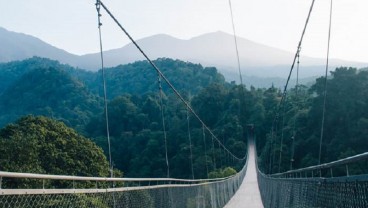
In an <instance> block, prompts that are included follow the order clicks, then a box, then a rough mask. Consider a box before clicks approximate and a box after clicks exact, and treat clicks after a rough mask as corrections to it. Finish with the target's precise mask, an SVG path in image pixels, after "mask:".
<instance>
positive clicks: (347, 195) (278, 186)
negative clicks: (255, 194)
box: [258, 152, 368, 208]
mask: <svg viewBox="0 0 368 208" xmlns="http://www.w3.org/2000/svg"><path fill="white" fill-rule="evenodd" d="M365 161H368V152H366V153H362V154H359V155H355V156H351V157H347V158H344V159H340V160H336V161H333V162H329V163H324V164H321V165H316V166H310V167H306V168H301V169H296V170H291V171H287V172H284V173H277V174H272V175H265V174H263V173H262V172H261V171H259V170H258V186H259V189H260V192H261V197H262V201H263V204H264V206H265V207H266V208H268V207H272V208H273V207H300V208H304V207H305V208H309V207H331V208H335V207H343V208H344V207H346V208H350V207H357V208H359V207H362V208H363V207H368V172H366V173H362V174H359V175H351V174H349V166H353V165H354V164H357V163H360V162H365ZM340 167H343V169H344V170H345V171H346V172H345V175H344V176H338V177H336V176H334V174H333V169H337V168H340ZM322 170H324V171H325V173H326V174H324V175H323V177H322V175H321V173H322ZM326 170H327V171H326ZM328 170H329V171H328Z"/></svg>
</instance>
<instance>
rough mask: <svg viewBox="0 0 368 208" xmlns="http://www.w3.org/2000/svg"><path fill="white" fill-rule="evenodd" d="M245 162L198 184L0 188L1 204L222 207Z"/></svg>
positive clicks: (101, 207)
mask: <svg viewBox="0 0 368 208" xmlns="http://www.w3.org/2000/svg"><path fill="white" fill-rule="evenodd" d="M245 172H246V165H245V166H244V168H243V169H242V170H241V171H240V172H239V173H238V174H236V175H235V176H233V177H230V178H228V179H223V180H219V181H213V182H203V183H199V184H198V182H197V184H163V185H154V186H141V187H139V186H137V187H123V188H106V189H0V207H3V208H5V207H9V208H10V207H11V208H18V207H25V208H28V207H96V208H107V207H116V208H117V207H130V208H138V207H144V208H169V207H174V208H175V207H178V208H182V207H186V208H192V207H193V208H194V207H196V208H202V207H213V208H217V207H223V206H224V205H225V204H226V203H227V202H228V201H229V200H230V198H231V197H232V196H233V195H234V194H235V192H236V191H237V190H238V188H239V186H240V184H241V183H242V181H243V178H244V176H245Z"/></svg>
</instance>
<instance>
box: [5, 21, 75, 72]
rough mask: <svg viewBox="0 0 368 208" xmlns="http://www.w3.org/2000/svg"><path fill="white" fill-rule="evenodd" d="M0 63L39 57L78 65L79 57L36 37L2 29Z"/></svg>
mask: <svg viewBox="0 0 368 208" xmlns="http://www.w3.org/2000/svg"><path fill="white" fill-rule="evenodd" d="M0 50H1V55H0V62H9V61H17V60H23V59H27V58H31V57H33V56H39V57H44V58H49V59H54V60H58V61H60V62H62V63H68V64H71V65H78V63H77V62H78V59H79V56H77V55H74V54H71V53H68V52H67V51H64V50H62V49H59V48H56V47H54V46H52V45H50V44H48V43H46V42H44V41H42V40H40V39H38V38H36V37H33V36H30V35H26V34H23V33H16V32H11V31H8V30H6V29H4V28H1V27H0Z"/></svg>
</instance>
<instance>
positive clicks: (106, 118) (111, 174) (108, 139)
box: [96, 0, 114, 177]
mask: <svg viewBox="0 0 368 208" xmlns="http://www.w3.org/2000/svg"><path fill="white" fill-rule="evenodd" d="M96 10H97V18H98V34H99V40H100V58H101V73H102V82H103V93H104V108H105V120H106V135H107V144H108V150H109V169H110V170H109V171H110V176H111V177H113V176H114V171H113V165H112V159H111V142H110V130H109V115H108V109H107V92H106V77H105V67H104V57H103V47H102V34H101V26H102V23H101V16H102V15H101V13H100V11H101V2H100V1H99V0H97V1H96Z"/></svg>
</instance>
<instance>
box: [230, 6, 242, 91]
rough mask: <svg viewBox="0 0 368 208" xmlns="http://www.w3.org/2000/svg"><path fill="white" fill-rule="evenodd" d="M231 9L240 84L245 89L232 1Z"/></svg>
mask: <svg viewBox="0 0 368 208" xmlns="http://www.w3.org/2000/svg"><path fill="white" fill-rule="evenodd" d="M229 7H230V15H231V23H232V26H233V33H234V42H235V49H236V58H237V61H238V70H239V77H240V84H241V86H242V87H243V76H242V73H241V67H240V59H239V50H238V40H237V37H236V31H235V23H234V15H233V7H232V6H231V0H229Z"/></svg>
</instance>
